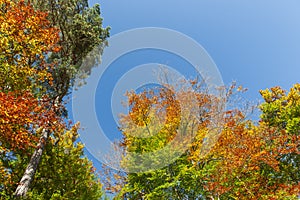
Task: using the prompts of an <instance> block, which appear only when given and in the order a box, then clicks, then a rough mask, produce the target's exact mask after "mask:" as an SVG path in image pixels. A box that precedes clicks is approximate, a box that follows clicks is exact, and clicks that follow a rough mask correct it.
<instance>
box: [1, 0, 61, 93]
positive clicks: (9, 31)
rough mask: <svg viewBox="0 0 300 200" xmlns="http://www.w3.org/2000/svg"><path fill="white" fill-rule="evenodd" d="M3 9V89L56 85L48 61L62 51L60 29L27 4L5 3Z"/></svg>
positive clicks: (2, 1) (19, 2) (3, 1)
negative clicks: (50, 52) (42, 84)
mask: <svg viewBox="0 0 300 200" xmlns="http://www.w3.org/2000/svg"><path fill="white" fill-rule="evenodd" d="M0 6H1V14H0V21H1V25H0V33H1V34H0V44H1V45H0V79H1V80H0V88H1V90H5V91H7V90H19V91H20V90H25V89H32V90H36V89H38V88H40V89H41V85H40V83H43V82H47V81H48V82H50V83H51V81H52V77H51V74H49V68H51V65H46V63H45V59H46V58H45V57H46V56H47V53H48V52H49V51H57V50H59V48H58V46H57V45H56V43H57V41H58V39H59V37H58V29H56V28H54V27H50V23H49V21H48V20H47V13H45V12H40V11H35V10H34V9H33V7H32V6H31V5H28V4H26V3H25V2H24V1H8V0H1V1H0Z"/></svg>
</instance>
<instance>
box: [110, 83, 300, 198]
mask: <svg viewBox="0 0 300 200" xmlns="http://www.w3.org/2000/svg"><path fill="white" fill-rule="evenodd" d="M235 87H236V86H232V87H230V88H229V91H227V94H232V92H233V90H235ZM239 88H240V87H238V88H237V90H240V89H239ZM187 93H188V91H187V90H184V91H183V92H182V91H177V92H176V93H173V94H169V95H168V94H167V93H166V92H165V91H163V90H161V91H160V92H157V91H156V92H153V91H150V92H146V93H141V94H135V93H131V94H130V95H129V105H130V106H131V107H130V108H131V109H130V112H129V114H128V115H126V116H123V117H122V120H121V124H122V125H123V126H121V130H122V131H123V136H124V139H123V141H122V143H120V147H122V148H124V150H125V152H126V153H124V157H123V160H122V161H121V164H123V165H122V166H125V167H127V168H126V169H129V170H132V169H133V170H135V169H137V166H131V165H135V164H136V163H138V162H137V161H140V162H141V163H142V164H140V165H138V167H140V169H141V170H145V169H147V168H146V167H147V166H152V164H153V163H151V162H149V160H150V161H152V162H156V161H159V162H160V161H161V162H164V161H162V160H161V159H160V157H163V158H165V159H166V160H167V159H168V155H161V154H160V155H158V154H150V155H151V156H152V157H151V156H149V158H147V159H145V160H142V159H141V158H142V156H132V155H131V154H130V152H136V153H138V154H139V155H143V154H144V153H149V152H151V151H153V152H155V151H156V150H158V149H160V148H163V147H165V145H166V144H167V143H169V142H170V141H171V140H172V139H173V138H174V137H173V136H174V132H176V130H177V134H180V133H181V134H182V133H185V135H184V137H183V138H181V140H180V141H181V144H182V143H184V142H185V138H186V137H188V136H189V134H190V132H191V131H192V130H194V129H193V126H194V127H196V130H197V131H196V134H195V136H194V140H192V142H191V143H190V145H189V148H187V149H186V150H185V151H184V153H183V154H181V155H180V156H178V158H177V159H176V160H175V161H174V162H171V163H170V164H167V165H165V166H164V167H162V168H157V169H153V170H150V171H141V172H138V171H137V172H130V173H128V174H126V175H124V174H123V175H122V174H121V173H113V174H114V179H112V180H111V181H110V183H109V184H107V183H105V184H106V186H107V189H108V190H110V191H112V192H116V197H115V199H172V200H173V199H180V200H181V199H224V200H227V199H295V200H296V199H297V196H298V195H299V191H300V185H299V180H300V177H299V166H300V162H299V154H300V152H299V139H300V138H299V127H300V126H299V124H298V118H299V105H300V85H299V84H296V85H295V86H294V87H293V88H291V90H290V92H289V93H286V92H285V91H283V90H282V89H280V88H279V87H275V88H271V89H270V90H265V91H261V94H262V96H263V98H264V99H265V102H264V103H262V104H261V105H260V108H261V110H262V115H261V121H260V122H259V124H255V123H253V122H252V121H251V120H246V118H245V113H244V112H242V111H241V110H240V109H241V108H238V109H233V110H227V111H224V113H223V114H222V116H223V119H219V120H221V121H224V123H221V124H220V125H221V126H220V127H219V130H221V134H220V136H219V137H218V138H217V139H216V140H214V141H215V144H214V146H213V148H212V149H211V150H210V151H209V152H208V153H207V154H203V142H204V141H207V140H208V139H207V137H208V136H210V134H211V131H212V130H211V129H210V126H209V124H211V123H212V124H214V123H215V122H214V121H212V118H211V116H213V115H214V114H216V113H221V111H220V110H218V109H217V108H216V107H214V104H212V102H214V101H215V100H214V98H213V96H210V97H209V98H208V97H207V95H205V93H203V92H198V91H194V93H193V95H194V96H196V97H197V100H198V105H199V107H200V108H203V110H201V112H200V113H201V115H200V116H201V117H202V118H201V119H199V118H198V119H199V120H198V121H196V122H195V121H193V116H194V115H195V113H193V110H191V109H189V112H186V111H187V110H185V108H184V107H182V102H184V104H187V105H190V104H189V103H188V101H184V99H181V104H180V112H178V108H179V107H178V104H177V103H176V100H178V99H179V98H180V96H187V95H186V94H187ZM183 94H184V95H183ZM185 100H186V99H185ZM187 108H189V107H188V106H187ZM182 113H184V114H182ZM179 116H180V118H179ZM187 116H189V117H187ZM182 121H183V122H187V123H182ZM179 122H181V123H179ZM192 122H195V123H192ZM179 124H185V125H186V126H184V127H185V128H184V129H182V127H181V126H180V125H179ZM147 136H148V137H147ZM176 144H177V143H176ZM177 145H178V146H180V143H178V144H177ZM128 166H129V168H128ZM130 167H131V168H130ZM107 175H108V176H109V173H107Z"/></svg>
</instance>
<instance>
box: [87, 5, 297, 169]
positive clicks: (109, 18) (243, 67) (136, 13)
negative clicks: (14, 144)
mask: <svg viewBox="0 0 300 200" xmlns="http://www.w3.org/2000/svg"><path fill="white" fill-rule="evenodd" d="M89 3H90V5H93V4H95V3H99V4H100V6H101V12H102V17H103V18H104V21H103V22H104V26H110V27H111V35H114V34H117V33H120V32H122V31H126V30H129V29H133V28H143V27H161V28H168V29H172V30H175V31H179V32H181V33H183V34H185V35H187V36H189V37H191V38H193V39H194V40H196V41H197V42H198V43H199V44H201V45H202V46H203V47H204V48H205V50H206V51H207V52H208V54H209V55H210V56H211V58H212V59H213V60H214V62H215V63H216V65H217V67H218V69H219V71H220V73H221V76H222V78H223V81H224V83H225V84H226V85H228V84H230V83H231V82H232V81H237V83H239V84H241V85H243V86H244V87H246V88H248V89H249V90H248V92H247V93H246V94H245V97H246V98H248V99H250V100H255V101H256V100H261V99H260V95H259V92H258V91H259V90H260V89H265V88H268V87H272V86H277V85H278V86H281V87H283V88H284V89H289V88H290V87H291V86H292V85H293V84H294V83H297V82H300V81H299V75H300V73H299V72H300V70H299V69H300V56H299V52H300V1H299V0H286V1H279V0H263V1H262V0H251V1H250V0H225V1H221V0H185V1H179V0H151V1H146V0H118V1H117V0H102V1H97V0H90V1H89ZM156 53H157V52H156ZM155 55H157V56H156V58H157V60H155V61H156V62H162V63H163V64H175V63H176V62H177V60H176V58H173V57H172V56H170V55H168V54H164V53H162V54H160V53H157V54H155V53H153V52H151V51H144V52H142V53H141V52H140V54H139V53H137V54H136V55H135V57H132V55H130V54H128V55H127V58H120V59H119V60H118V62H116V63H114V66H112V68H111V69H110V70H111V72H109V71H108V72H107V73H106V74H107V77H104V79H102V80H101V81H102V82H103V81H105V83H106V87H103V86H99V88H98V89H97V94H96V99H97V101H96V102H97V105H96V108H97V111H96V112H97V117H98V119H99V121H100V123H103V128H104V129H105V132H110V133H111V134H110V135H108V137H109V138H110V139H111V140H113V139H114V138H117V137H118V133H117V125H116V124H115V122H114V121H113V118H112V115H111V113H110V110H109V109H110V107H109V106H110V104H109V103H110V99H109V97H110V95H111V92H112V91H111V90H112V88H113V85H114V84H115V83H116V80H114V78H113V77H114V75H113V74H118V73H119V74H120V73H123V72H124V71H122V68H121V65H128V66H130V65H132V66H135V65H136V62H137V63H138V64H142V63H143V62H144V63H147V62H149V61H150V60H151V59H153V57H155ZM143 59H144V60H143ZM136 60H138V61H136ZM151 61H153V60H151ZM180 62H181V61H178V63H180ZM118 64H119V65H120V68H118ZM100 67H101V66H100ZM83 134H89V133H87V132H83ZM93 161H94V162H96V160H95V159H93ZM95 164H96V165H98V164H99V163H97V162H96V163H95Z"/></svg>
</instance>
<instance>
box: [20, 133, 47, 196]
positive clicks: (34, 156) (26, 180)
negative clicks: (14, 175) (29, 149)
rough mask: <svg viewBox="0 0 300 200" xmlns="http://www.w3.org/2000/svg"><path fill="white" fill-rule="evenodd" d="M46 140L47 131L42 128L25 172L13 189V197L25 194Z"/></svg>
mask: <svg viewBox="0 0 300 200" xmlns="http://www.w3.org/2000/svg"><path fill="white" fill-rule="evenodd" d="M47 140H48V131H47V130H46V129H43V131H42V136H41V137H40V140H39V142H38V145H37V147H36V149H35V150H34V153H33V154H32V156H31V158H30V161H29V163H28V165H27V167H26V170H25V173H24V175H23V177H22V178H21V181H20V183H19V185H18V187H17V189H16V191H15V197H17V198H20V197H25V196H26V193H27V191H28V189H29V186H30V183H31V181H32V180H33V179H34V175H35V172H36V170H37V167H38V165H39V162H40V160H41V157H42V154H43V151H44V148H45V145H46V142H47Z"/></svg>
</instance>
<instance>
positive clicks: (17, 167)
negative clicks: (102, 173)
mask: <svg viewBox="0 0 300 200" xmlns="http://www.w3.org/2000/svg"><path fill="white" fill-rule="evenodd" d="M59 3H63V2H59ZM80 3H81V2H78V6H80ZM0 9H1V15H0V21H1V25H0V33H1V34H0V43H1V47H0V77H1V81H0V101H1V106H0V111H1V113H0V115H1V121H0V127H1V131H0V139H1V148H0V157H1V162H0V173H1V174H0V175H1V176H0V179H1V184H0V193H1V196H2V197H3V198H5V197H7V198H9V199H10V198H13V191H14V189H15V188H16V187H17V190H16V193H15V194H16V196H18V197H20V196H25V195H26V192H27V191H28V190H29V188H31V193H30V195H31V196H30V198H48V197H51V198H56V199H57V198H60V197H61V198H63V197H65V195H66V194H70V191H67V190H78V191H77V192H74V191H73V196H74V198H75V199H77V197H78V198H83V197H84V194H85V195H86V197H87V198H88V199H97V198H98V197H99V196H101V194H102V192H101V190H100V188H101V187H100V186H101V185H100V184H99V182H98V180H97V178H96V174H95V173H94V171H93V170H91V163H89V162H88V161H87V160H86V158H83V157H82V145H80V144H78V145H77V146H76V145H74V142H75V141H74V140H71V143H72V144H70V142H69V141H70V140H67V138H68V137H72V138H76V137H77V135H76V134H77V133H75V132H76V130H77V128H75V129H76V130H75V129H74V128H73V129H72V128H71V129H70V128H69V127H67V126H66V125H65V122H64V121H65V118H64V117H66V115H65V114H64V111H65V108H64V106H63V102H62V99H63V97H65V95H66V94H67V92H61V91H68V90H69V87H70V86H72V80H73V79H74V78H75V73H73V72H72V73H68V74H66V73H65V75H68V78H65V79H64V81H65V82H64V84H61V85H59V84H57V82H58V81H60V80H59V78H58V77H57V74H58V72H59V73H60V70H59V69H61V68H64V69H65V70H67V71H68V72H69V71H72V70H71V69H72V66H73V65H75V64H77V65H79V62H80V60H82V59H83V57H84V56H85V55H86V54H87V53H82V52H83V51H84V50H83V51H82V52H79V49H77V50H76V51H75V50H74V51H73V50H72V51H71V50H70V49H72V48H78V47H77V46H76V44H73V46H72V45H69V46H68V45H66V46H63V45H64V42H66V41H68V42H69V43H71V40H76V37H75V36H74V37H73V38H72V39H70V38H69V39H66V40H62V38H61V37H60V36H61V32H62V31H61V30H60V29H57V28H54V25H55V23H54V22H51V21H49V16H50V14H47V13H46V12H44V11H39V10H35V9H34V8H33V7H32V4H31V3H30V2H29V1H23V0H20V1H18V0H16V1H9V0H1V1H0ZM84 10H85V14H88V17H87V18H84V17H83V18H82V20H81V21H80V20H79V22H83V21H84V20H86V25H87V26H83V28H84V29H85V31H89V29H90V32H91V33H94V34H98V33H99V30H100V29H101V30H102V26H101V25H102V23H101V18H100V16H97V12H96V11H93V10H92V9H88V8H87V5H86V6H85V7H84ZM92 11H93V12H92ZM97 11H99V10H97ZM57 12H58V11H57ZM74 12H75V11H74ZM50 13H51V12H50ZM91 13H92V14H93V15H92V14H91ZM69 14H70V13H69ZM80 14H82V16H83V15H84V14H83V12H81V11H78V12H77V17H79V18H80ZM98 14H99V12H98ZM63 17H64V16H63ZM71 17H72V16H71V15H69V16H68V18H70V19H73V18H71ZM73 17H74V16H73ZM94 22H95V24H93V23H94ZM93 25H95V26H93ZM64 30H65V31H71V32H69V33H71V34H73V32H74V31H75V28H74V27H73V29H72V30H71V29H64ZM103 30H104V29H103ZM72 31H73V32H72ZM93 31H94V32H93ZM97 31H98V32H97ZM77 36H79V35H77ZM98 36H99V38H101V40H100V39H97V40H96V36H95V37H93V38H89V39H90V40H89V42H91V43H83V42H82V41H81V44H84V47H86V48H87V49H91V48H93V46H97V45H101V44H102V43H103V44H104V43H105V41H104V40H105V38H106V37H107V36H108V30H107V33H106V34H105V33H103V34H102V35H98ZM77 39H78V38H77ZM62 41H63V42H62ZM77 41H78V40H77ZM93 42H94V43H93ZM87 49H85V50H87ZM62 50H65V51H66V50H67V51H69V52H72V55H70V54H68V53H67V54H62V53H60V52H61V51H62ZM79 54H80V55H81V56H82V57H81V58H80V59H78V60H76V62H74V63H73V64H72V65H66V64H65V61H63V59H69V60H72V56H74V55H75V56H76V55H79ZM54 57H55V58H54ZM60 78H62V77H60ZM58 87H61V88H60V90H59V91H58V90H57V88H58ZM64 140H67V141H68V142H60V141H64ZM54 141H55V142H54ZM66 148H69V149H70V152H71V153H72V154H71V155H69V154H70V153H67V152H65V155H61V152H62V149H66ZM44 149H46V153H47V154H48V157H49V156H50V157H51V156H59V157H60V158H61V159H62V160H63V161H64V162H66V161H72V162H73V161H75V160H78V162H79V163H78V162H77V164H76V163H68V164H69V165H65V166H62V164H61V163H62V162H60V165H58V166H57V168H58V169H60V171H61V173H60V174H58V173H56V174H55V175H54V176H55V177H56V176H57V177H59V176H64V175H66V176H67V175H68V171H66V170H65V169H67V168H66V166H68V167H69V169H71V168H74V172H76V173H78V174H79V177H74V178H73V179H71V180H72V181H73V182H72V183H74V182H76V183H78V182H82V183H80V184H75V185H74V187H62V184H63V183H58V181H59V180H58V178H53V174H49V173H46V172H48V171H49V168H51V166H50V163H49V160H47V159H42V154H43V151H44ZM49 149H50V150H49ZM47 154H46V155H47ZM68 159H69V160H68ZM41 160H42V161H41ZM40 162H41V165H42V166H47V168H43V170H44V171H43V170H42V169H41V170H40V171H39V168H38V164H39V163H40ZM26 165H27V166H26ZM24 171H25V173H24ZM37 171H38V172H37ZM36 172H37V174H38V175H37V177H36V179H35V180H34V179H33V178H34V175H35V174H36ZM23 173H24V175H23V176H22V174H23ZM43 173H44V174H43ZM39 174H43V176H42V177H40V176H39ZM45 179H46V180H47V179H48V180H54V182H53V184H52V189H51V190H48V192H43V191H42V189H41V188H42V187H44V186H45V185H43V184H45ZM2 180H3V182H2ZM18 180H21V182H20V184H17V183H18ZM71 180H70V181H71ZM32 181H33V182H32ZM31 183H34V184H35V185H36V187H33V186H31V187H30V184H31ZM83 190H85V191H86V192H88V194H87V193H84V192H83ZM40 192H42V194H41V195H40V196H39V195H38V194H37V193H40ZM52 192H53V193H52ZM63 193H65V194H63ZM59 195H60V196H59Z"/></svg>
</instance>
